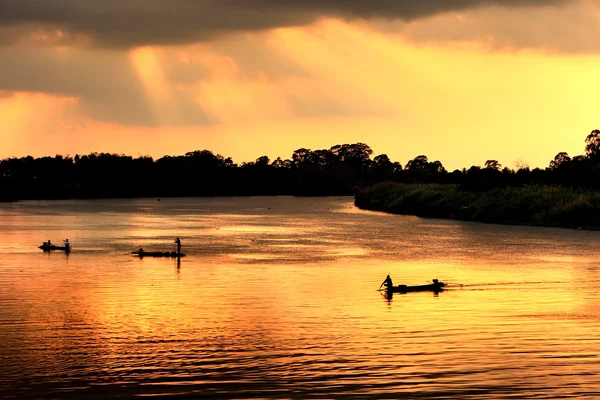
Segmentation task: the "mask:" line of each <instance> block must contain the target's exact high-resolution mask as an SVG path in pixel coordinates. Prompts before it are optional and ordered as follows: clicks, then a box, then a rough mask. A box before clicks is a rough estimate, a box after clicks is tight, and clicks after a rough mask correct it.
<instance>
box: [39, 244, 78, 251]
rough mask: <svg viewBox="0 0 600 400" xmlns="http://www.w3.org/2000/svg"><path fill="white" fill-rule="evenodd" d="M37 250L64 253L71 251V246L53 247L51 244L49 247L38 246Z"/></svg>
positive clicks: (44, 245)
mask: <svg viewBox="0 0 600 400" xmlns="http://www.w3.org/2000/svg"><path fill="white" fill-rule="evenodd" d="M38 248H39V249H42V250H44V251H51V250H62V251H66V252H69V251H71V246H55V245H53V244H51V245H50V246H48V245H47V244H43V245H41V246H38Z"/></svg>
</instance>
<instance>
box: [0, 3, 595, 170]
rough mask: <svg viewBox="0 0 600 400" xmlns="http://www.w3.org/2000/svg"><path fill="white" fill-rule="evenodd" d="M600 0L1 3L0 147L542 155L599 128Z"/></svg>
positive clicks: (236, 154)
mask: <svg viewBox="0 0 600 400" xmlns="http://www.w3.org/2000/svg"><path fill="white" fill-rule="evenodd" d="M142 3H143V6H142ZM167 6H168V7H167ZM25 7H30V8H29V10H27V9H26V8H25ZM165 7H167V8H165ZM265 10H268V11H269V12H265ZM599 10H600V8H599V5H598V2H596V1H594V0H581V1H579V0H573V1H542V0H540V1H535V0H532V1H527V2H522V1H501V0H498V1H487V2H481V1H468V0H454V1H434V0H429V1H423V2H418V3H417V2H413V1H395V0H394V1H391V0H390V1H386V0H380V1H371V2H366V1H341V0H340V1H333V0H331V1H319V2H317V1H299V0H298V1H293V0H288V1H285V0H281V1H275V0H248V1H235V0H223V1H221V0H219V1H216V0H215V1H191V0H178V1H175V2H164V1H162V0H161V1H158V0H145V1H143V2H139V1H137V0H130V1H95V0H88V1H80V0H78V1H75V0H61V1H53V0H47V1H40V0H19V1H13V0H5V1H3V2H0V33H2V35H0V37H2V38H3V41H2V42H3V43H4V45H0V93H2V94H3V95H1V96H0V118H2V119H3V122H4V128H3V131H4V132H3V133H2V134H1V136H0V140H1V145H0V157H9V156H24V155H28V154H31V155H34V156H41V155H48V154H49V155H54V154H75V153H87V152H92V151H99V152H102V151H105V152H115V153H125V154H131V155H134V156H136V155H139V154H141V155H144V154H150V155H152V156H154V157H160V156H162V155H165V154H183V153H185V152H187V151H192V150H195V149H209V150H211V151H214V152H215V153H221V154H222V155H224V156H232V157H233V158H234V161H236V162H242V161H252V160H254V159H256V158H258V157H259V156H262V155H268V156H269V157H271V158H272V159H274V158H276V157H278V156H280V157H282V158H289V157H290V156H291V153H292V152H293V150H295V149H298V148H300V147H306V148H312V149H318V148H329V147H331V146H332V145H334V144H340V143H356V142H364V143H367V144H369V145H370V146H371V147H372V148H373V149H374V151H375V154H379V153H387V154H388V155H389V156H390V158H391V159H392V160H394V161H400V162H401V163H403V164H404V163H406V161H407V160H408V159H412V158H414V157H415V156H417V155H420V154H426V155H427V156H428V157H429V158H430V159H439V160H440V161H442V163H443V164H444V165H445V166H446V167H447V168H448V169H450V170H451V169H454V168H461V167H463V166H467V167H468V166H470V165H473V164H475V165H481V164H483V162H484V161H485V160H486V159H498V160H499V161H500V162H501V163H502V164H504V165H508V166H511V165H512V164H513V162H514V161H515V160H517V159H523V160H524V161H525V162H527V163H529V164H530V165H531V166H541V167H544V166H546V165H547V163H548V162H549V160H551V159H552V158H553V157H554V155H555V154H556V153H558V152H559V151H567V152H569V154H571V155H576V154H581V153H582V152H583V139H584V137H585V136H586V135H587V133H589V131H590V130H591V129H594V128H596V127H597V122H596V119H597V113H596V111H595V109H594V99H593V93H594V92H595V91H597V90H598V89H599V88H600V82H599V78H597V77H598V76H600V74H599V72H600V71H599V68H598V65H600V57H599V56H598V55H597V53H598V52H599V50H600V46H599V45H598V44H597V41H595V40H594V38H596V37H599V36H600V24H598V16H599ZM92 17H93V18H92ZM49 139H50V140H49ZM56 143H60V145H58V144H56Z"/></svg>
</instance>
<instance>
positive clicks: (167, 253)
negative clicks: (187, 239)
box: [131, 250, 185, 258]
mask: <svg viewBox="0 0 600 400" xmlns="http://www.w3.org/2000/svg"><path fill="white" fill-rule="evenodd" d="M131 254H133V255H134V256H138V257H140V258H142V257H171V258H179V257H185V254H184V253H178V252H176V251H165V252H162V251H139V250H138V251H132V252H131Z"/></svg>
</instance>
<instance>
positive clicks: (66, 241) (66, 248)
mask: <svg viewBox="0 0 600 400" xmlns="http://www.w3.org/2000/svg"><path fill="white" fill-rule="evenodd" d="M65 250H71V243H69V239H65Z"/></svg>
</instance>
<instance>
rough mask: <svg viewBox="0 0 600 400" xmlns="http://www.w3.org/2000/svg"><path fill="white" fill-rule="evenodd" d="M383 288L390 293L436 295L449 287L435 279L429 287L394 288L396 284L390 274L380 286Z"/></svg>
mask: <svg viewBox="0 0 600 400" xmlns="http://www.w3.org/2000/svg"><path fill="white" fill-rule="evenodd" d="M383 286H385V290H386V291H387V292H388V293H409V292H435V293H438V292H441V291H443V290H444V287H445V286H447V284H446V283H444V282H440V281H439V280H437V279H433V280H432V281H431V283H428V284H427V285H415V286H409V285H398V286H394V283H393V282H392V278H391V277H390V274H388V276H387V277H386V278H385V280H384V281H383V283H382V284H381V285H380V286H379V290H381V288H382V287H383Z"/></svg>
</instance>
